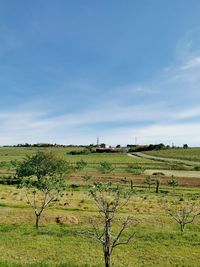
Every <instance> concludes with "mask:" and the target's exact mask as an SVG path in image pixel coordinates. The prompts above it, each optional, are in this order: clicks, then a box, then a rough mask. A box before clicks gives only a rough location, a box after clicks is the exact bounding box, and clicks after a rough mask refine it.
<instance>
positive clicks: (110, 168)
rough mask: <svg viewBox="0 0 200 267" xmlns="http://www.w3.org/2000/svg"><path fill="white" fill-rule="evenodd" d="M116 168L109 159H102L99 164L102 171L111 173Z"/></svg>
mask: <svg viewBox="0 0 200 267" xmlns="http://www.w3.org/2000/svg"><path fill="white" fill-rule="evenodd" d="M113 170H114V167H113V166H112V163H110V162H108V161H101V162H100V166H99V171H100V172H101V173H110V172H112V171H113Z"/></svg>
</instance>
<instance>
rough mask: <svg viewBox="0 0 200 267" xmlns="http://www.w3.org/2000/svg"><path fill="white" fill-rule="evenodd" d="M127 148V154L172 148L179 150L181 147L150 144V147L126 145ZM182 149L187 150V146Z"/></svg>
mask: <svg viewBox="0 0 200 267" xmlns="http://www.w3.org/2000/svg"><path fill="white" fill-rule="evenodd" d="M127 147H128V148H129V152H140V151H150V150H161V149H169V148H171V149H173V148H181V147H175V146H173V147H170V146H169V145H164V144H162V143H160V144H155V145H153V144H150V145H127ZM183 148H185V149H186V148H188V145H187V144H184V145H183Z"/></svg>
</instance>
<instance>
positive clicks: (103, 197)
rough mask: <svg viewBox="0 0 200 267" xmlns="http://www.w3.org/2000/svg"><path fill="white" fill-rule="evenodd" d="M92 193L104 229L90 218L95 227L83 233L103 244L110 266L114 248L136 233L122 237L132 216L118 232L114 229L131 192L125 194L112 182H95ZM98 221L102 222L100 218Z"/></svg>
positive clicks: (126, 241)
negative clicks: (119, 213)
mask: <svg viewBox="0 0 200 267" xmlns="http://www.w3.org/2000/svg"><path fill="white" fill-rule="evenodd" d="M90 195H91V197H92V198H93V200H94V202H95V204H96V206H97V208H98V211H99V213H100V215H101V219H102V225H103V229H102V227H101V226H100V225H96V222H94V221H93V220H90V223H91V225H92V228H93V229H92V231H86V232H84V233H83V234H84V235H86V236H88V237H90V238H93V239H94V240H96V241H97V242H98V243H100V244H101V245H102V248H103V253H104V261H105V267H110V264H111V255H112V252H113V249H114V248H115V247H117V246H119V245H123V244H128V243H129V242H130V241H131V240H132V238H133V237H134V235H135V232H134V233H132V234H131V235H130V236H129V237H128V238H127V239H121V237H122V234H123V233H124V231H125V229H126V228H127V227H128V226H129V225H130V224H131V223H132V222H133V219H132V217H130V216H128V217H127V218H126V219H125V220H124V221H123V222H122V224H121V226H120V229H119V230H118V232H117V233H115V232H114V231H113V223H114V220H115V219H116V214H117V212H118V211H119V209H120V208H122V207H123V206H124V205H126V204H127V202H128V200H129V198H130V194H124V193H123V192H122V191H121V190H120V188H119V187H118V186H115V187H114V186H112V184H111V183H107V184H102V183H95V184H94V186H93V187H91V190H90ZM98 222H99V224H100V220H98Z"/></svg>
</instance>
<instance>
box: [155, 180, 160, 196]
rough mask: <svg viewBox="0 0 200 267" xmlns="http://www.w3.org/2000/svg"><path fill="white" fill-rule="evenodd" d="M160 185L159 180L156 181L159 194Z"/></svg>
mask: <svg viewBox="0 0 200 267" xmlns="http://www.w3.org/2000/svg"><path fill="white" fill-rule="evenodd" d="M159 185H160V183H159V181H156V193H157V194H158V192H159Z"/></svg>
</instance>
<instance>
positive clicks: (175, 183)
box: [168, 176, 178, 190]
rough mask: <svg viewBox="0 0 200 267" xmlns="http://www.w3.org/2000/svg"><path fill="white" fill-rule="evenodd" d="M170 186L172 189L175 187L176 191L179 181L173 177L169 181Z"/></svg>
mask: <svg viewBox="0 0 200 267" xmlns="http://www.w3.org/2000/svg"><path fill="white" fill-rule="evenodd" d="M168 185H170V186H171V187H173V190H174V189H175V187H177V186H178V181H177V180H176V179H175V178H174V177H173V176H172V179H171V180H170V181H168Z"/></svg>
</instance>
